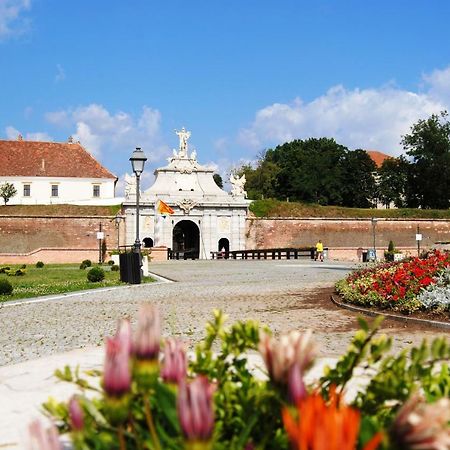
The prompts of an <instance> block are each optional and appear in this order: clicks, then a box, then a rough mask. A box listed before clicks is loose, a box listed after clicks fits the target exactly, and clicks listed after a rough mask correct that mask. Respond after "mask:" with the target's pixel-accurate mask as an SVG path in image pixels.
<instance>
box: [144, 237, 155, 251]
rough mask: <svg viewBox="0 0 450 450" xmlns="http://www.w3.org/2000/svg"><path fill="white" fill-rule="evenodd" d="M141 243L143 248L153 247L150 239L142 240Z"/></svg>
mask: <svg viewBox="0 0 450 450" xmlns="http://www.w3.org/2000/svg"><path fill="white" fill-rule="evenodd" d="M142 242H143V243H144V247H145V248H150V247H153V239H152V238H150V237H146V238H144V239H143V241H142Z"/></svg>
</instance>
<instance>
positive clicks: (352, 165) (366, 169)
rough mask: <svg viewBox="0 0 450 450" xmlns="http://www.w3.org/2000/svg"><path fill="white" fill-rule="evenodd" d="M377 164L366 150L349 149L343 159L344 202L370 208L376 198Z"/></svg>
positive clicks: (347, 204)
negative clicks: (375, 176) (375, 174)
mask: <svg viewBox="0 0 450 450" xmlns="http://www.w3.org/2000/svg"><path fill="white" fill-rule="evenodd" d="M376 169H377V167H376V164H375V162H374V161H373V159H372V158H371V157H370V156H369V155H368V153H367V152H366V151H364V150H353V151H347V152H346V154H345V156H344V158H343V160H342V173H343V179H344V183H343V187H342V204H343V205H345V206H350V207H354V208H369V207H371V206H373V200H374V199H375V198H376V182H375V178H374V173H375V172H376Z"/></svg>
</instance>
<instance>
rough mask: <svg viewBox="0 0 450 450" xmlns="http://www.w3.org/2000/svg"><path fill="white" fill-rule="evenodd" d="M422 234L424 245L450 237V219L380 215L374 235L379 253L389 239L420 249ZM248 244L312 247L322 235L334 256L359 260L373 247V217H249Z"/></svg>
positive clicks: (413, 251) (406, 248)
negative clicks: (363, 251)
mask: <svg viewBox="0 0 450 450" xmlns="http://www.w3.org/2000/svg"><path fill="white" fill-rule="evenodd" d="M417 226H419V229H420V233H421V234H422V235H423V240H422V242H421V248H431V247H433V246H434V245H435V243H436V242H439V241H450V220H424V219H418V220H410V219H408V220H406V219H378V221H377V223H376V227H375V239H376V247H377V251H378V255H383V251H384V250H386V249H387V246H388V244H389V241H390V240H392V241H393V242H394V245H395V247H396V248H398V249H400V250H402V251H404V252H410V253H411V254H416V253H417V242H416V232H417ZM246 237H247V240H246V246H247V247H246V248H247V249H253V248H255V249H262V248H277V247H310V246H314V245H315V243H316V242H317V240H318V239H321V240H322V242H323V243H324V246H325V247H328V248H329V249H330V257H331V258H332V259H347V260H358V256H357V249H358V248H360V247H362V248H372V247H373V228H372V222H371V219H370V218H369V219H328V218H326V219H321V218H301V219H299V218H247V221H246Z"/></svg>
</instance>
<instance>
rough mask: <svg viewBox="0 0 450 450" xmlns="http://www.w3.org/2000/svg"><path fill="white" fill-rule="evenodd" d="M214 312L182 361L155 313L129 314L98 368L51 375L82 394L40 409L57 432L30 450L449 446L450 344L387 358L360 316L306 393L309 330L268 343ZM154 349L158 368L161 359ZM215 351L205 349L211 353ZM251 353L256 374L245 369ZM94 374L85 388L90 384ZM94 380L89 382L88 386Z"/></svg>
mask: <svg viewBox="0 0 450 450" xmlns="http://www.w3.org/2000/svg"><path fill="white" fill-rule="evenodd" d="M224 321H225V318H224V316H223V315H222V314H221V313H220V312H216V313H215V315H214V320H213V321H211V322H209V323H208V324H207V327H206V336H205V338H204V340H203V341H202V342H200V343H199V344H198V345H197V347H196V349H195V358H193V359H192V360H191V361H188V358H187V355H186V353H185V349H184V345H183V344H182V343H181V342H180V341H179V340H174V339H170V338H169V339H166V340H163V341H162V342H161V337H160V319H159V315H158V312H157V311H156V310H155V309H154V308H152V307H151V306H149V305H145V306H143V308H142V309H141V311H140V313H139V317H138V325H137V330H136V332H135V333H134V335H133V333H132V330H131V326H130V321H129V320H126V319H124V320H121V321H120V322H119V327H118V330H117V333H116V335H115V336H114V337H112V338H108V339H107V340H106V355H105V364H104V370H103V371H90V372H88V373H87V375H89V377H86V374H81V373H80V371H79V370H78V368H76V369H70V368H69V367H65V368H64V369H63V370H60V371H57V374H56V375H57V376H58V377H59V378H60V379H61V380H64V381H67V382H71V383H74V384H75V385H77V386H78V387H79V389H80V393H79V394H77V395H75V396H74V397H72V398H71V399H70V401H69V402H68V403H66V402H58V401H56V400H54V399H50V400H49V401H48V402H47V403H46V404H45V405H44V408H45V410H46V411H47V413H48V414H49V415H50V416H51V417H52V418H53V419H54V423H55V425H53V426H52V427H51V428H50V429H48V430H46V429H44V428H43V426H42V425H41V424H40V423H39V422H33V423H32V424H31V426H30V439H31V441H32V444H33V445H34V446H31V448H33V449H34V450H44V449H46V450H56V449H61V448H62V447H61V444H60V442H59V436H58V435H59V434H64V433H70V437H71V440H72V442H73V444H74V447H75V449H83V450H84V449H97V450H102V449H104V450H106V449H108V450H110V449H120V450H125V449H157V450H159V449H164V450H182V449H187V450H225V449H226V450H228V449H231V450H234V449H236V450H241V449H245V450H253V449H254V450H256V449H261V450H263V449H267V450H287V449H298V450H355V449H363V450H374V449H377V448H378V449H392V450H394V449H395V450H399V449H418V448H422V449H425V448H429V449H441V448H442V449H446V448H448V445H450V428H449V421H450V401H449V400H448V398H447V397H448V396H449V393H450V372H449V369H448V365H447V363H448V361H449V359H450V346H449V343H448V342H447V340H446V339H445V338H444V337H442V338H437V339H435V340H434V341H433V342H432V343H431V344H430V345H428V344H427V343H425V342H424V343H423V344H422V346H421V347H420V348H419V349H417V348H413V349H411V351H410V352H409V353H407V352H402V353H400V354H399V355H397V356H391V355H388V354H386V353H387V352H388V351H389V349H390V347H391V340H390V339H388V338H387V337H386V336H377V335H376V331H377V328H378V326H379V324H380V322H381V320H379V319H377V320H376V321H374V323H373V324H372V325H368V324H367V323H366V322H365V321H363V320H360V326H361V329H360V330H359V331H358V332H357V333H356V335H355V337H354V338H353V340H352V342H351V345H350V347H349V349H348V351H347V353H346V354H345V355H343V356H342V357H341V358H340V360H339V361H338V363H337V365H336V367H334V368H327V369H326V370H325V373H324V375H323V377H322V378H320V379H319V380H316V381H315V382H314V383H313V384H312V385H306V384H305V381H304V374H305V373H306V372H307V371H308V369H309V368H310V367H311V366H312V365H313V364H314V361H315V358H316V346H315V344H314V342H313V338H312V333H311V332H305V333H300V332H298V331H291V332H289V333H286V334H283V335H282V336H281V337H280V338H279V339H275V338H274V337H273V336H272V335H271V333H270V331H269V330H268V329H266V328H263V327H260V326H259V325H258V323H256V322H254V321H246V322H238V323H236V324H234V325H232V326H231V327H225V325H224ZM161 345H162V348H163V357H162V361H161V359H160V358H159V353H160V346H161ZM213 346H214V351H213ZM250 351H259V352H260V354H261V356H262V359H263V360H264V363H265V366H266V372H265V374H261V373H260V372H257V373H255V371H254V370H252V369H251V368H250V367H249V364H248V361H247V356H246V355H247V354H248V352H250ZM363 368H364V370H365V372H366V375H367V378H368V382H367V384H365V385H364V387H363V388H360V390H359V391H358V392H357V394H356V396H355V397H354V399H353V400H352V402H351V404H346V403H345V401H344V394H345V392H346V387H347V386H348V384H349V382H350V381H351V380H352V378H353V377H354V374H355V371H356V370H362V369H363ZM92 377H93V378H94V380H93V381H92V380H91V378H92ZM95 378H96V379H95Z"/></svg>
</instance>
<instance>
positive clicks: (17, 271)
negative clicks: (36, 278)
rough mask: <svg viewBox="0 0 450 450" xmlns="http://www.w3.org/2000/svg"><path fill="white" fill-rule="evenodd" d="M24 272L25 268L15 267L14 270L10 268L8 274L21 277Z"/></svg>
mask: <svg viewBox="0 0 450 450" xmlns="http://www.w3.org/2000/svg"><path fill="white" fill-rule="evenodd" d="M25 273H26V271H25V269H17V270H16V271H14V270H11V271H10V273H9V274H8V275H14V276H15V277H22V276H24V275H25Z"/></svg>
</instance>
